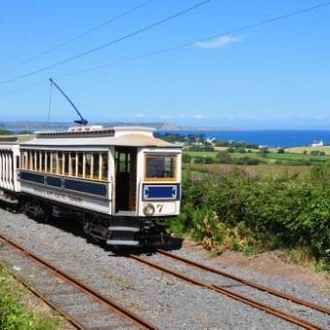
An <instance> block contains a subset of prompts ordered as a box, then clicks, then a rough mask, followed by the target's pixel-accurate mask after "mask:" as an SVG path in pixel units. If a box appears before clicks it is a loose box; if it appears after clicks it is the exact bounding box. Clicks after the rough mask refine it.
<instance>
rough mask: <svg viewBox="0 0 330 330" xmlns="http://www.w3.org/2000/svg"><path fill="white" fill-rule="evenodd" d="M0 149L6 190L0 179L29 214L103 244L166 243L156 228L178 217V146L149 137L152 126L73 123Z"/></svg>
mask: <svg viewBox="0 0 330 330" xmlns="http://www.w3.org/2000/svg"><path fill="white" fill-rule="evenodd" d="M9 146H10V145H9ZM1 148H3V149H0V150H1V151H2V150H4V151H3V155H2V154H1V153H0V156H1V158H0V159H1V164H2V165H1V166H2V169H1V170H2V172H0V173H4V172H6V173H7V170H4V166H6V167H5V168H6V169H7V168H11V172H10V173H11V174H10V175H11V176H12V180H11V181H12V183H11V185H10V184H9V181H10V180H9V178H8V177H7V176H6V175H4V174H2V176H1V177H0V178H2V177H3V176H5V180H4V183H6V185H7V186H6V187H8V189H9V190H12V191H16V192H20V197H19V198H18V197H17V199H18V200H19V201H20V207H21V209H23V210H25V211H26V212H27V213H28V214H31V215H32V216H33V217H35V218H37V219H40V220H43V219H49V218H50V217H68V218H75V219H78V220H79V221H81V223H82V225H83V228H84V231H85V233H86V234H87V235H88V236H89V237H91V238H94V239H95V240H98V241H103V242H105V243H106V244H108V245H114V246H146V245H157V246H158V245H163V244H166V243H167V241H168V239H169V236H168V235H167V233H166V231H165V229H164V226H163V225H162V224H161V223H162V221H163V222H164V221H165V222H166V221H168V219H169V218H171V217H174V216H176V215H178V214H179V212H180V198H181V147H178V146H176V145H174V144H171V143H168V142H165V141H163V140H161V139H158V138H155V137H154V135H153V129H151V128H146V127H113V128H108V129H106V128H102V127H101V126H78V127H73V128H70V129H69V130H68V131H63V132H51V131H47V132H37V133H36V135H35V137H32V138H31V136H30V137H29V139H27V140H26V141H20V142H19V143H16V144H14V145H12V148H11V149H10V148H9V149H8V150H7V151H6V149H5V148H4V145H2V147H1ZM7 153H9V154H12V155H13V160H12V161H8V160H6V159H7ZM9 158H10V157H9ZM3 159H5V162H4V163H3ZM3 164H5V165H3ZM0 175H1V174H0ZM16 175H17V177H16ZM1 188H2V189H4V188H5V184H2V181H1Z"/></svg>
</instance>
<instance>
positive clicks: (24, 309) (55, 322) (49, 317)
mask: <svg viewBox="0 0 330 330" xmlns="http://www.w3.org/2000/svg"><path fill="white" fill-rule="evenodd" d="M27 297H28V296H27V295H26V292H25V291H24V289H23V288H20V286H19V284H18V283H17V281H16V280H15V279H14V278H13V277H11V276H10V274H9V273H8V272H7V271H6V270H5V269H4V268H3V267H2V266H1V265H0V329H1V330H31V329H33V330H56V329H59V326H60V322H59V317H58V316H54V315H53V314H51V311H50V310H47V311H46V312H45V311H43V312H40V313H38V314H37V313H35V312H32V311H31V310H35V309H36V305H35V304H33V305H32V306H30V307H29V306H28V302H29V301H30V300H29V299H27ZM31 301H37V300H31ZM31 301H30V303H31ZM39 310H40V308H39Z"/></svg>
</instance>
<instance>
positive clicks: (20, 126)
mask: <svg viewBox="0 0 330 330" xmlns="http://www.w3.org/2000/svg"><path fill="white" fill-rule="evenodd" d="M89 124H90V125H102V126H103V127H113V126H147V127H153V128H155V129H157V130H171V131H179V130H199V131H203V130H208V131H212V130H227V131H228V130H237V128H236V129H235V128H216V127H188V126H178V125H175V124H171V123H162V122H154V123H143V122H138V123H126V122H101V123H100V122H96V123H89ZM75 125H76V124H74V123H72V122H45V121H44V122H43V121H40V122H38V121H27V120H26V121H7V122H0V129H4V130H8V131H14V132H18V131H32V132H34V131H41V130H66V129H68V128H69V127H72V126H75Z"/></svg>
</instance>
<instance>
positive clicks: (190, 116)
mask: <svg viewBox="0 0 330 330" xmlns="http://www.w3.org/2000/svg"><path fill="white" fill-rule="evenodd" d="M179 117H180V118H192V119H198V120H201V119H208V118H210V116H205V115H202V114H199V113H195V114H184V113H180V114H179Z"/></svg>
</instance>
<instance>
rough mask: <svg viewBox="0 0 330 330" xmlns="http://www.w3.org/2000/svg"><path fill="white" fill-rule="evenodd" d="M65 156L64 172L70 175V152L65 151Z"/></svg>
mask: <svg viewBox="0 0 330 330" xmlns="http://www.w3.org/2000/svg"><path fill="white" fill-rule="evenodd" d="M63 157H64V174H65V175H69V153H68V152H64V153H63Z"/></svg>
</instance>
